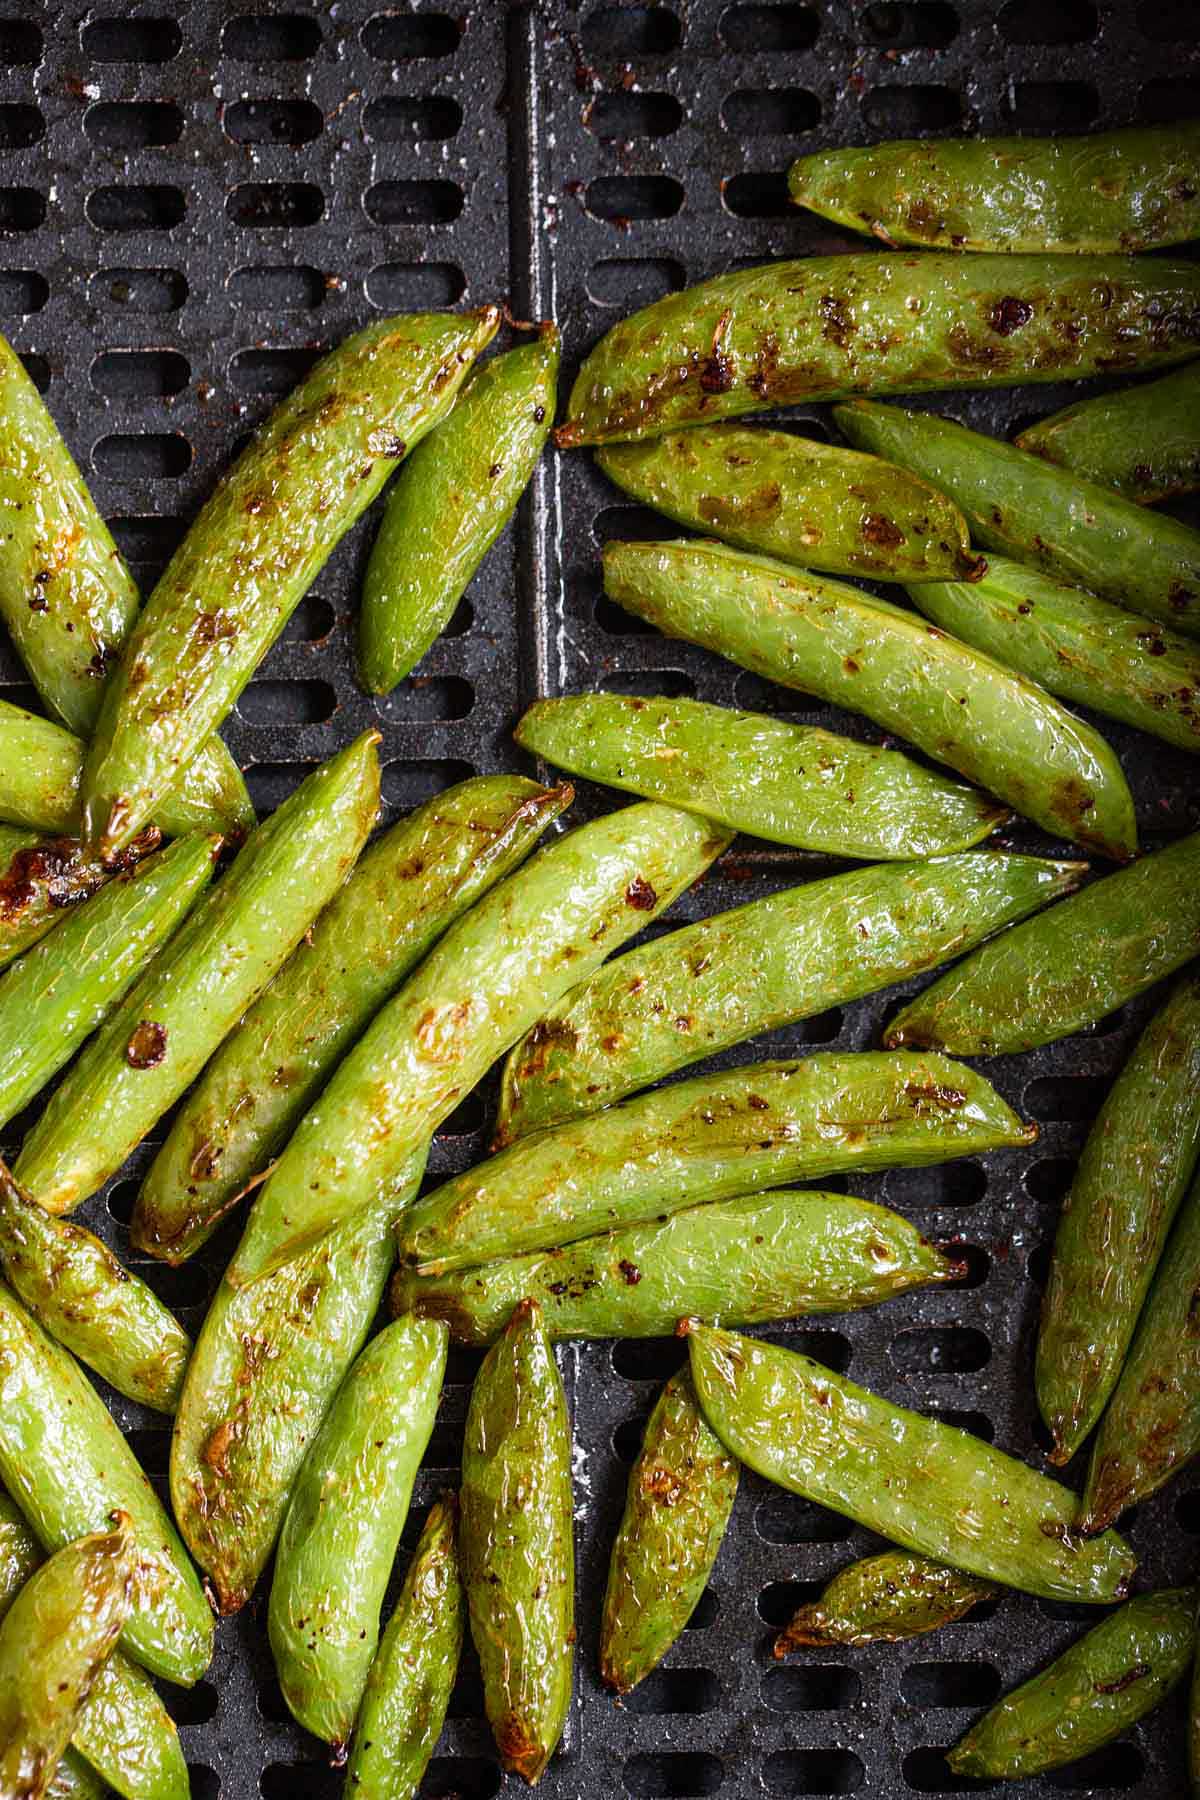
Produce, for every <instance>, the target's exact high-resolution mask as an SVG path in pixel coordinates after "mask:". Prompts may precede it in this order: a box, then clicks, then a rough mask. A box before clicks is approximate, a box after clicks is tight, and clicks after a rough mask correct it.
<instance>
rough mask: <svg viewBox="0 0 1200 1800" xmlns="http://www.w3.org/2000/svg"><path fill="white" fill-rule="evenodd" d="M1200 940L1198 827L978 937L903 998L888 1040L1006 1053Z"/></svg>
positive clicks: (1097, 1009)
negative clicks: (1034, 913)
mask: <svg viewBox="0 0 1200 1800" xmlns="http://www.w3.org/2000/svg"><path fill="white" fill-rule="evenodd" d="M1198 951H1200V832H1194V833H1193V834H1192V835H1191V836H1190V837H1185V838H1180V839H1178V840H1177V841H1176V842H1175V843H1173V844H1169V845H1168V846H1167V848H1166V849H1165V850H1157V851H1155V853H1154V854H1153V855H1152V856H1143V857H1142V858H1141V860H1140V861H1139V862H1136V863H1134V865H1133V867H1132V868H1129V869H1121V870H1119V871H1118V873H1117V874H1115V875H1108V876H1106V877H1105V878H1104V880H1103V881H1094V882H1093V883H1092V884H1091V886H1090V887H1087V888H1085V889H1084V890H1083V892H1082V893H1080V894H1073V895H1071V897H1070V898H1069V899H1068V900H1064V902H1063V904H1062V905H1061V906H1060V907H1055V908H1054V909H1053V910H1052V911H1050V912H1048V913H1044V914H1043V915H1042V916H1041V917H1040V918H1036V919H1026V920H1025V921H1024V923H1023V924H1021V925H1014V926H1013V927H1012V929H1011V930H1010V931H1006V932H1004V933H1003V935H1002V936H1000V937H998V938H997V939H995V941H994V942H993V943H990V944H984V945H983V947H982V948H981V949H979V950H975V951H973V952H972V954H971V955H970V956H968V957H967V958H966V959H965V960H964V961H963V962H961V963H959V964H958V965H957V966H956V967H955V968H953V969H951V970H950V971H949V973H948V974H945V975H943V976H942V977H941V978H940V979H939V980H937V981H935V982H934V983H933V984H932V986H930V987H927V988H926V989H925V991H924V993H921V994H918V995H917V997H916V999H915V1000H910V1001H909V1003H908V1005H907V1006H906V1007H904V1008H903V1009H902V1010H901V1011H900V1012H899V1013H897V1015H896V1017H895V1018H894V1019H893V1020H892V1022H891V1024H890V1025H889V1026H888V1028H887V1030H886V1031H885V1032H884V1043H885V1044H887V1045H888V1046H889V1047H890V1048H891V1049H899V1048H900V1046H901V1045H908V1046H909V1047H910V1048H915V1049H929V1050H945V1051H947V1052H948V1053H949V1054H950V1055H951V1056H1001V1055H1005V1054H1007V1053H1009V1052H1015V1051H1019V1050H1032V1049H1033V1048H1034V1047H1035V1045H1037V1044H1052V1043H1053V1042H1054V1040H1055V1039H1056V1038H1060V1037H1067V1036H1068V1035H1069V1033H1071V1032H1072V1031H1082V1029H1083V1028H1084V1026H1085V1025H1094V1024H1095V1023H1096V1021H1097V1019H1103V1018H1104V1017H1105V1015H1106V1014H1108V1013H1110V1012H1115V1011H1116V1009H1117V1007H1118V1006H1122V1005H1123V1004H1124V1003H1125V1001H1126V1000H1132V999H1133V997H1134V995H1135V994H1142V993H1144V992H1145V991H1146V989H1147V988H1148V987H1153V985H1154V983H1155V982H1156V981H1162V980H1163V979H1164V977H1165V976H1167V975H1172V974H1174V972H1175V970H1176V969H1179V968H1182V967H1183V965H1184V963H1186V962H1190V961H1191V959H1192V957H1193V956H1195V955H1196V954H1197V952H1198Z"/></svg>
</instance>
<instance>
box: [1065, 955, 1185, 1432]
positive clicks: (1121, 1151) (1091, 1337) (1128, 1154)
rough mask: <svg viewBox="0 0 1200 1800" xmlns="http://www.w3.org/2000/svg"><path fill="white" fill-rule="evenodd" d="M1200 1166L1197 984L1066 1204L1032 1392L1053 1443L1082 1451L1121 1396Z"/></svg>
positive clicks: (1139, 1067)
mask: <svg viewBox="0 0 1200 1800" xmlns="http://www.w3.org/2000/svg"><path fill="white" fill-rule="evenodd" d="M1198 1157H1200V977H1196V976H1192V977H1191V978H1190V979H1188V980H1184V981H1182V982H1181V983H1180V984H1179V986H1178V987H1177V988H1176V989H1175V991H1174V993H1173V994H1172V995H1171V996H1170V998H1169V999H1168V1000H1167V1002H1166V1004H1165V1006H1163V1007H1161V1008H1160V1010H1159V1011H1158V1012H1157V1013H1156V1014H1155V1016H1154V1018H1153V1019H1151V1021H1150V1023H1149V1025H1147V1027H1146V1029H1145V1031H1144V1032H1143V1033H1142V1035H1141V1038H1140V1039H1139V1041H1138V1043H1137V1045H1136V1047H1135V1049H1134V1051H1133V1054H1132V1055H1131V1056H1130V1058H1129V1061H1128V1062H1127V1063H1126V1064H1125V1067H1124V1069H1123V1070H1122V1071H1121V1073H1120V1075H1119V1076H1118V1077H1117V1080H1116V1082H1115V1084H1114V1085H1113V1087H1112V1088H1111V1089H1110V1091H1109V1094H1108V1098H1107V1099H1106V1100H1105V1102H1104V1105H1103V1107H1102V1108H1101V1110H1100V1113H1099V1116H1098V1117H1097V1119H1096V1122H1095V1124H1094V1125H1093V1127H1092V1129H1091V1132H1090V1133H1089V1136H1088V1141H1087V1143H1086V1145H1085V1146H1084V1150H1083V1154H1082V1156H1081V1157H1080V1159H1079V1164H1078V1167H1077V1169H1076V1171H1075V1178H1074V1180H1073V1181H1072V1183H1071V1191H1070V1193H1069V1194H1068V1195H1067V1197H1066V1199H1065V1201H1064V1202H1063V1210H1062V1216H1061V1218H1060V1219H1059V1223H1058V1235H1057V1237H1056V1238H1055V1242H1054V1256H1053V1260H1052V1261H1051V1264H1050V1274H1049V1279H1048V1280H1047V1283H1046V1289H1045V1293H1044V1296H1043V1299H1042V1321H1041V1330H1040V1332H1039V1335H1038V1344H1037V1360H1036V1386H1037V1396H1038V1406H1039V1408H1040V1409H1041V1414H1042V1417H1043V1419H1044V1420H1045V1421H1046V1424H1047V1425H1048V1426H1049V1428H1050V1433H1051V1436H1052V1437H1053V1439H1054V1449H1053V1451H1052V1452H1051V1458H1050V1460H1051V1461H1052V1462H1056V1463H1065V1462H1068V1461H1069V1460H1070V1458H1071V1457H1072V1456H1073V1455H1074V1454H1075V1452H1076V1450H1078V1448H1079V1446H1080V1444H1082V1442H1083V1440H1084V1439H1085V1438H1086V1437H1087V1435H1088V1433H1089V1432H1090V1431H1091V1429H1092V1427H1093V1426H1094V1425H1095V1423H1096V1421H1097V1419H1098V1418H1099V1417H1100V1414H1101V1412H1102V1411H1103V1410H1104V1407H1105V1404H1106V1403H1107V1401H1108V1397H1109V1395H1110V1394H1111V1393H1112V1391H1113V1388H1114V1387H1115V1386H1116V1383H1117V1377H1118V1376H1119V1375H1120V1372H1121V1365H1122V1363H1123V1362H1124V1360H1125V1353H1126V1351H1127V1350H1128V1348H1129V1343H1130V1339H1131V1338H1132V1336H1133V1332H1134V1327H1135V1326H1136V1324H1137V1321H1138V1315H1139V1314H1140V1312H1141V1310H1142V1303H1143V1301H1144V1300H1145V1298H1146V1291H1147V1289H1148V1288H1149V1286H1150V1283H1151V1281H1152V1280H1153V1277H1154V1271H1155V1269H1156V1268H1157V1266H1158V1260H1159V1257H1160V1256H1161V1254H1162V1249H1163V1245H1164V1244H1165V1242H1166V1239H1167V1234H1168V1232H1169V1231H1170V1229H1171V1224H1172V1221H1173V1220H1174V1218H1175V1214H1176V1212H1177V1211H1178V1209H1179V1204H1180V1202H1181V1200H1182V1199H1183V1196H1184V1194H1185V1193H1186V1192H1187V1189H1188V1186H1189V1184H1190V1182H1191V1179H1192V1176H1193V1174H1194V1173H1195V1170H1196V1165H1197V1158H1198Z"/></svg>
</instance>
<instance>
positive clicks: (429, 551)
mask: <svg viewBox="0 0 1200 1800" xmlns="http://www.w3.org/2000/svg"><path fill="white" fill-rule="evenodd" d="M561 349H562V344H561V340H560V338H559V335H558V328H557V327H556V326H555V325H553V324H551V323H549V322H547V323H545V324H543V325H540V326H539V327H538V335H537V338H536V340H535V342H533V343H531V344H523V345H521V346H520V347H519V348H517V349H516V350H509V351H508V352H506V354H505V355H503V356H495V357H493V358H492V360H491V361H490V362H487V363H483V364H480V365H477V366H476V367H475V368H474V369H473V370H472V371H471V374H470V375H469V376H468V378H467V380H466V381H465V382H464V384H463V388H462V392H461V394H460V395H459V398H458V400H457V401H456V403H455V406H454V411H453V412H452V413H451V414H450V417H449V418H448V419H446V420H445V421H444V423H443V424H441V425H439V427H438V428H437V430H436V431H434V432H432V433H431V434H430V436H429V437H428V438H426V439H425V441H424V442H423V443H422V444H421V445H420V446H419V448H418V449H417V450H416V451H415V452H414V454H413V455H412V456H411V457H410V458H409V460H408V462H407V464H406V465H405V467H404V468H403V469H402V470H401V472H400V474H399V476H398V477H397V479H396V483H395V485H394V487H393V488H392V491H391V493H390V494H389V495H388V499H387V505H386V507H385V509H384V514H383V522H382V523H381V525H380V527H379V534H378V536H377V537H376V539H375V543H374V546H373V548H372V550H371V559H370V561H369V563H368V564H367V573H366V576H365V579H364V581H363V592H362V607H361V611H360V614H359V668H360V670H361V675H362V683H363V686H364V687H365V688H366V689H367V691H368V693H372V694H387V693H390V692H391V690H392V688H394V687H395V685H396V683H397V682H398V681H403V679H404V677H405V676H406V675H407V674H409V673H410V672H411V670H412V669H413V668H415V666H416V664H417V663H419V662H420V660H421V658H422V657H423V656H424V654H425V652H426V651H427V650H428V648H429V646H430V644H432V643H433V641H434V639H435V638H436V637H437V636H438V634H439V633H440V632H441V631H442V630H443V629H444V627H445V626H446V624H447V622H448V621H449V619H450V616H451V614H452V613H453V611H454V609H455V607H456V606H457V605H458V602H459V601H460V600H461V599H462V596H463V594H464V593H465V591H466V588H467V584H468V582H469V581H470V580H471V577H472V576H473V575H474V573H475V571H476V569H477V568H478V567H479V565H480V563H481V562H482V561H483V559H484V557H485V556H486V555H487V553H488V551H489V550H490V549H491V546H492V545H493V544H494V543H495V541H496V539H497V538H498V537H499V535H500V533H501V532H502V531H503V529H504V527H505V525H507V523H508V521H509V519H510V518H511V517H512V515H513V511H514V509H515V508H516V504H517V501H518V500H519V499H520V498H521V495H522V494H523V493H524V491H525V487H526V484H527V483H528V481H529V478H530V476H531V475H532V474H533V470H534V465H535V464H536V462H537V459H538V457H539V456H540V455H541V453H542V449H543V446H544V445H545V442H546V439H547V438H548V437H549V435H550V427H551V426H552V424H553V423H554V412H555V405H556V399H557V384H558V361H559V355H560V353H561Z"/></svg>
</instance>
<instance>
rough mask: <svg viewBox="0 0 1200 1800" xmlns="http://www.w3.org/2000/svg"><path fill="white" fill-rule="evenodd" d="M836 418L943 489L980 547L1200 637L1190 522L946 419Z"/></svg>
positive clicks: (858, 411)
mask: <svg viewBox="0 0 1200 1800" xmlns="http://www.w3.org/2000/svg"><path fill="white" fill-rule="evenodd" d="M834 418H835V419H836V420H837V423H838V425H839V426H840V428H841V430H842V431H844V432H845V434H846V436H847V437H848V438H849V439H850V441H851V443H853V444H857V445H858V447H859V449H860V450H873V451H874V452H875V454H876V455H877V456H890V457H893V458H894V459H895V460H896V461H897V462H900V463H903V464H904V466H905V467H906V468H909V469H914V470H916V472H917V473H918V474H920V475H924V476H925V477H926V479H927V480H929V481H932V482H934V483H935V485H936V486H938V487H940V488H942V489H944V490H945V492H946V493H947V494H949V495H950V496H951V498H952V499H954V500H956V501H957V502H958V504H959V506H961V508H962V510H963V512H964V513H965V514H966V516H967V519H968V522H969V523H970V526H971V536H972V537H973V538H974V540H975V542H976V543H977V544H980V545H981V546H982V547H983V548H984V549H985V550H995V551H997V552H998V553H999V554H1000V555H1002V556H1012V557H1015V558H1016V560H1017V561H1018V562H1025V563H1030V564H1032V565H1033V567H1034V568H1038V569H1041V570H1042V571H1043V573H1044V574H1046V575H1053V576H1055V577H1056V578H1057V579H1058V580H1059V581H1063V582H1066V583H1067V585H1068V586H1073V587H1081V588H1086V589H1087V590H1088V592H1089V593H1093V594H1098V595H1099V596H1100V598H1101V599H1102V600H1111V601H1113V603H1114V604H1115V605H1117V606H1124V607H1127V608H1128V609H1129V611H1130V612H1135V613H1142V614H1144V615H1145V616H1146V618H1149V619H1158V620H1160V621H1161V622H1162V623H1163V624H1164V625H1170V626H1173V627H1174V629H1175V630H1176V631H1182V632H1185V633H1186V634H1187V636H1188V637H1200V532H1196V531H1193V530H1192V529H1191V527H1190V526H1187V525H1181V524H1180V523H1179V521H1178V519H1172V518H1169V517H1168V516H1167V515H1166V514H1165V513H1157V512H1155V511H1153V509H1151V508H1147V507H1145V506H1138V505H1137V504H1136V502H1135V501H1133V500H1126V499H1124V498H1123V496H1122V495H1120V494H1117V493H1114V492H1113V490H1112V489H1111V488H1106V487H1101V486H1100V485H1099V483H1098V482H1095V481H1088V480H1086V479H1085V478H1084V477H1083V476H1082V475H1076V474H1074V473H1073V472H1072V471H1071V470H1070V469H1059V468H1056V467H1055V466H1054V465H1053V464H1052V463H1048V462H1044V461H1043V460H1042V458H1041V457H1040V456H1033V455H1031V454H1030V453H1029V451H1027V450H1018V449H1017V447H1016V446H1015V444H1005V443H1002V442H1001V441H1000V440H999V439H998V438H992V437H985V436H984V435H983V433H982V432H978V431H968V430H967V428H966V426H965V425H956V424H955V423H954V421H953V420H952V419H939V418H935V417H934V416H933V414H932V413H920V412H910V411H906V410H905V409H904V408H902V407H899V406H879V405H876V404H874V403H873V402H871V401H869V400H856V401H854V402H853V404H851V405H849V406H839V407H837V408H835V411H834Z"/></svg>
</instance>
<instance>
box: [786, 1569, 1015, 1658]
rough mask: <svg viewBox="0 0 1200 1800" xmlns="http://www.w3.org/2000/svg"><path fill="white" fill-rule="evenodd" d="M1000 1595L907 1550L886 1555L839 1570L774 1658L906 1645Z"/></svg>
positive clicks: (799, 1614)
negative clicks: (830, 1648) (844, 1647)
mask: <svg viewBox="0 0 1200 1800" xmlns="http://www.w3.org/2000/svg"><path fill="white" fill-rule="evenodd" d="M996 1592H997V1589H996V1588H995V1586H994V1585H993V1584H992V1582H990V1581H982V1580H981V1579H980V1578H979V1576H977V1575H964V1574H963V1572H962V1570H961V1569H949V1568H947V1567H946V1565H945V1564H944V1563H936V1562H930V1561H929V1559H928V1557H925V1556H911V1555H909V1553H908V1552H907V1551H905V1550H885V1551H883V1552H882V1554H881V1555H879V1556H867V1557H864V1558H863V1559H862V1561H861V1562H853V1563H848V1564H847V1566H846V1567H845V1568H844V1569H839V1570H838V1572H837V1574H836V1575H835V1576H834V1578H833V1580H832V1581H831V1582H830V1583H829V1585H828V1587H827V1588H826V1589H825V1591H824V1593H823V1594H822V1595H821V1598H820V1599H819V1600H811V1601H809V1603H808V1605H807V1606H801V1607H800V1608H798V1610H797V1611H796V1612H795V1613H794V1614H793V1616H792V1619H791V1621H790V1623H789V1624H788V1625H787V1626H786V1627H785V1628H784V1630H783V1631H781V1632H780V1634H779V1636H778V1637H777V1638H776V1639H775V1646H774V1654H775V1656H776V1657H778V1658H782V1657H785V1656H790V1655H791V1653H792V1651H793V1650H807V1649H810V1648H814V1647H815V1648H824V1646H826V1645H832V1644H849V1645H860V1644H902V1643H905V1642H907V1640H908V1639H909V1638H914V1637H920V1636H922V1634H923V1633H925V1632H927V1631H939V1630H940V1629H941V1627H942V1626H943V1625H953V1624H954V1623H955V1622H956V1621H957V1620H958V1619H964V1618H965V1617H966V1616H967V1614H968V1613H969V1612H970V1611H971V1609H972V1607H975V1606H978V1605H979V1603H980V1601H981V1600H990V1599H991V1598H992V1597H993V1595H994V1594H995V1593H996Z"/></svg>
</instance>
